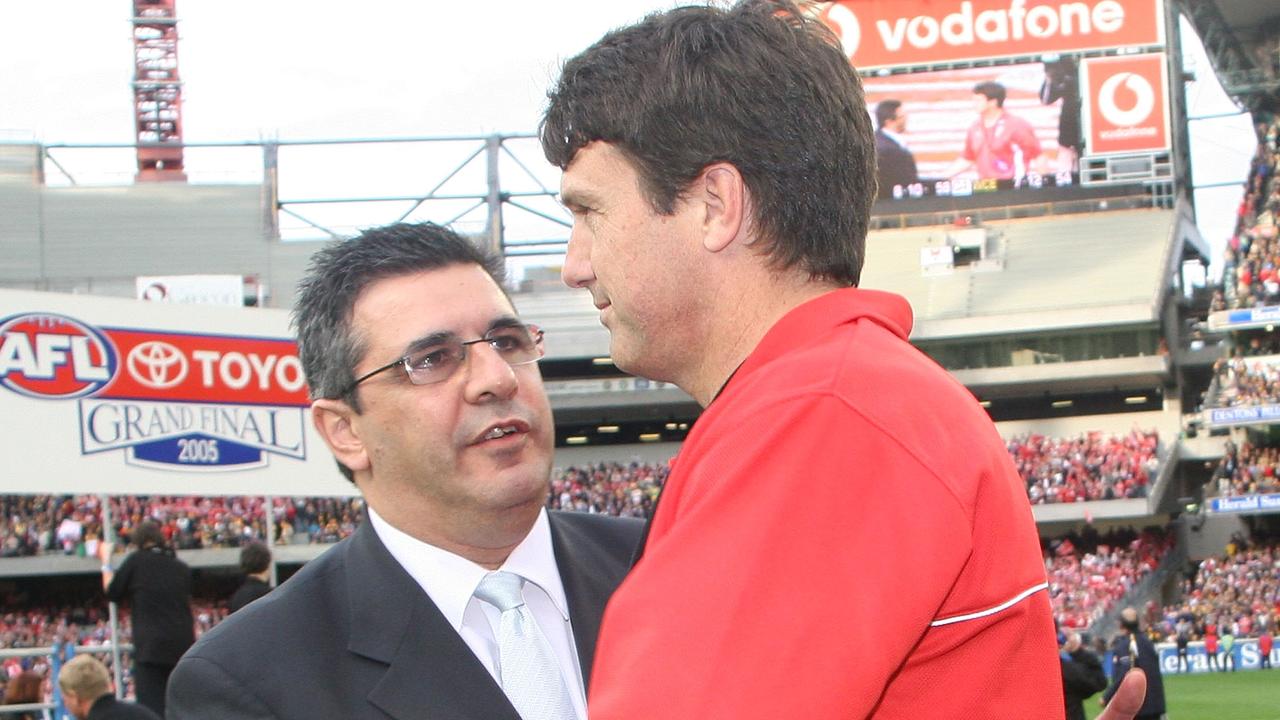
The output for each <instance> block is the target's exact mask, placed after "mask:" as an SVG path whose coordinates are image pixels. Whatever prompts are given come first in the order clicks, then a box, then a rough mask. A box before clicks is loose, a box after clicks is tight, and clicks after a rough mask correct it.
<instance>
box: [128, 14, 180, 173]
mask: <svg viewBox="0 0 1280 720" xmlns="http://www.w3.org/2000/svg"><path fill="white" fill-rule="evenodd" d="M176 2H177V0H133V59H134V73H133V113H134V128H135V130H136V132H137V152H138V175H137V179H138V181H139V182H157V181H179V182H182V181H186V179H187V174H186V172H185V171H184V169H183V164H182V82H181V81H180V80H179V79H178V15H177V10H176V9H175V7H174V5H175V3H176Z"/></svg>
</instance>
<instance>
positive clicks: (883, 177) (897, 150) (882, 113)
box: [876, 99, 920, 197]
mask: <svg viewBox="0 0 1280 720" xmlns="http://www.w3.org/2000/svg"><path fill="white" fill-rule="evenodd" d="M906 132H907V113H906V111H905V110H903V109H902V101H901V100H893V99H889V100H881V101H880V103H879V104H878V105H876V182H878V183H879V184H880V191H879V197H889V196H891V195H892V193H893V186H894V185H902V186H904V187H905V186H907V185H910V184H911V183H914V182H917V181H918V180H919V179H920V177H919V175H917V174H916V158H915V155H912V154H911V151H910V150H908V149H907V141H906V138H905V136H904V133H906Z"/></svg>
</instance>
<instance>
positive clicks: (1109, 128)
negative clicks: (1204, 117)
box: [1081, 53, 1169, 155]
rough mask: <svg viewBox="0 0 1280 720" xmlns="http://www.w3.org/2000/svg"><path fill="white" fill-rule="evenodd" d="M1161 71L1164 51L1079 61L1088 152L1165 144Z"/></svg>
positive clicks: (1148, 148)
mask: <svg viewBox="0 0 1280 720" xmlns="http://www.w3.org/2000/svg"><path fill="white" fill-rule="evenodd" d="M1167 70H1168V68H1167V63H1166V62H1165V55H1164V53H1153V54H1149V55H1128V56H1120V57H1105V58H1088V59H1086V60H1085V61H1084V62H1083V63H1081V87H1082V88H1083V90H1084V98H1083V99H1084V105H1085V109H1084V113H1083V114H1084V118H1085V126H1086V132H1085V144H1086V147H1087V153H1088V154H1089V155H1110V154H1120V153H1140V152H1159V151H1162V150H1167V149H1168V148H1169V99H1168V97H1169V93H1168V87H1169V82H1168V72H1167Z"/></svg>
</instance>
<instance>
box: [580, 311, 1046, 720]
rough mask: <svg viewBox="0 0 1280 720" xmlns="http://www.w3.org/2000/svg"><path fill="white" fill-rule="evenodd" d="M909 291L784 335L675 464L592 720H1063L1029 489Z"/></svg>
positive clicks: (611, 644)
mask: <svg viewBox="0 0 1280 720" xmlns="http://www.w3.org/2000/svg"><path fill="white" fill-rule="evenodd" d="M910 327H911V311H910V308H909V307H908V305H907V304H906V302H905V301H904V300H903V299H902V298H900V297H898V296H896V295H890V294H887V293H881V292H876V291H868V290H858V289H845V290H837V291H834V292H831V293H828V294H826V295H823V296H822V297H819V298H817V299H815V300H813V301H811V302H809V303H807V304H805V305H803V306H801V307H799V308H796V309H795V310H793V311H792V312H790V313H789V314H788V315H786V316H785V317H784V318H783V319H782V320H781V321H779V322H778V323H777V324H776V325H775V326H774V327H773V328H772V329H771V330H770V331H769V333H768V334H767V335H766V336H765V338H764V339H763V340H762V341H761V342H760V344H759V346H758V347H757V348H756V349H755V351H754V352H753V353H752V354H751V355H750V357H748V358H747V360H746V361H745V362H744V363H743V364H742V366H741V367H740V368H739V369H738V371H737V373H736V374H735V375H734V376H733V378H732V380H731V381H730V382H729V384H728V385H727V386H726V387H725V388H724V390H723V391H722V392H721V394H720V396H719V397H718V398H717V399H716V400H715V402H713V403H712V404H711V405H710V407H708V408H707V410H706V412H705V413H704V414H703V415H702V417H701V418H700V419H699V420H698V422H697V424H696V425H695V426H694V428H693V430H692V432H690V434H689V437H688V439H687V440H686V441H685V443H684V446H683V448H682V449H681V452H680V456H679V458H678V460H677V462H676V463H675V465H674V468H673V470H672V472H671V475H670V477H669V478H668V481H667V485H666V489H665V490H664V491H663V492H664V495H663V498H662V501H661V503H660V505H659V507H658V512H657V515H656V517H655V518H654V522H653V526H652V530H651V533H650V536H649V540H648V545H647V547H646V550H645V553H644V557H643V558H642V559H641V561H640V562H639V563H638V564H637V566H636V568H635V569H634V570H633V571H632V573H631V575H630V576H629V577H628V578H627V580H626V581H625V582H624V583H623V584H622V586H621V587H620V588H619V589H618V591H617V593H616V594H615V595H614V597H613V599H612V600H611V601H610V604H609V607H608V609H607V611H606V613H605V618H604V624H603V628H602V630H601V634H600V642H599V646H598V648H597V651H596V659H595V666H594V669H593V671H592V682H591V692H590V696H589V697H590V703H589V705H590V714H591V718H592V720H621V719H623V718H628V719H630V718H635V719H637V720H638V719H641V718H643V719H645V720H652V719H655V718H663V719H664V720H717V719H720V718H725V719H729V718H732V719H733V720H752V719H754V718H759V719H760V720H765V719H768V720H777V719H778V718H804V719H805V720H821V719H823V718H833V719H834V718H840V719H841V720H847V719H849V718H863V717H875V718H911V719H912V720H918V719H919V718H927V717H956V718H966V719H973V720H976V719H978V718H1009V717H1019V718H1061V717H1062V716H1063V713H1064V705H1063V700H1062V679H1061V677H1060V672H1061V671H1060V666H1059V661H1058V654H1057V647H1056V642H1055V638H1054V632H1053V621H1052V619H1051V613H1050V608H1049V598H1048V593H1047V590H1046V583H1045V572H1044V565H1043V563H1042V560H1041V557H1040V551H1039V542H1038V540H1037V536H1036V529H1035V524H1034V521H1033V519H1032V515H1031V508H1030V506H1029V504H1028V502H1027V496H1026V489H1025V487H1024V486H1023V483H1022V481H1021V479H1020V478H1019V476H1018V474H1017V472H1016V471H1015V469H1014V467H1013V464H1012V462H1011V460H1010V458H1009V453H1008V451H1007V450H1006V449H1005V445H1004V442H1003V441H1002V440H1001V439H1000V437H999V435H998V434H997V433H996V430H995V428H994V426H993V425H992V424H991V421H990V420H989V419H988V418H987V416H986V414H985V413H984V412H983V410H982V409H981V408H980V407H979V406H978V404H977V402H975V401H974V398H973V396H972V395H970V394H969V392H968V391H967V390H966V389H965V388H964V387H963V386H961V385H960V384H959V383H958V382H956V381H955V380H954V379H953V378H952V377H951V376H950V375H948V374H947V373H946V372H945V371H944V370H942V369H941V368H940V367H938V366H937V365H936V364H934V363H933V361H931V360H930V359H928V358H927V357H925V356H924V355H923V354H921V353H920V352H919V351H917V350H916V349H915V348H913V347H912V346H911V345H910V344H909V343H908V342H907V341H906V339H907V336H908V333H909V332H910Z"/></svg>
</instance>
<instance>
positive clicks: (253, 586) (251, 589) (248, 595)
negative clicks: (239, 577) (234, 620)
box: [227, 577, 271, 613]
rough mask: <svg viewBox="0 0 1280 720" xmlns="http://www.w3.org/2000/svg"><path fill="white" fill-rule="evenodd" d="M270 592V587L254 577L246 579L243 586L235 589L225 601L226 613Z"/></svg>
mask: <svg viewBox="0 0 1280 720" xmlns="http://www.w3.org/2000/svg"><path fill="white" fill-rule="evenodd" d="M269 592H271V586H270V585H268V584H266V583H264V582H262V581H261V580H259V579H258V578H256V577H247V578H245V579H244V584H242V585H241V586H240V587H238V588H236V591H235V592H234V593H232V594H231V599H230V600H228V601H227V613H233V612H235V611H237V610H239V609H240V608H242V607H244V606H245V605H248V604H249V603H251V602H253V601H254V600H257V599H258V598H260V597H262V596H263V595H266V594H267V593H269Z"/></svg>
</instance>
